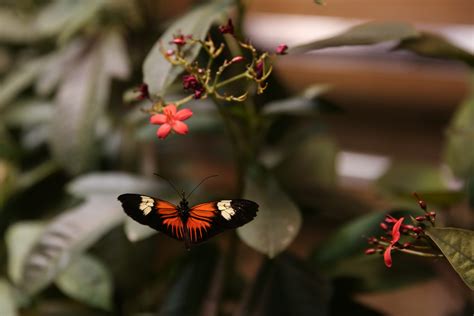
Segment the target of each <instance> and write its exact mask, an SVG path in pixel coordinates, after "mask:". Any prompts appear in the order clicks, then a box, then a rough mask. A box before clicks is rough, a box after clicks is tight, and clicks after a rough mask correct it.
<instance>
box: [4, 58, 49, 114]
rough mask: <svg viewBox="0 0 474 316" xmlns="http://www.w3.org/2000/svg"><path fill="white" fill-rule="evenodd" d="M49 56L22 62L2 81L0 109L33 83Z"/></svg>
mask: <svg viewBox="0 0 474 316" xmlns="http://www.w3.org/2000/svg"><path fill="white" fill-rule="evenodd" d="M46 60H48V58H47V57H44V56H43V57H38V58H35V59H31V60H28V61H25V62H22V64H21V65H19V66H18V67H14V68H13V70H12V71H11V72H10V73H9V74H8V75H7V76H6V77H5V78H4V79H3V80H2V82H1V83H0V109H1V108H3V107H5V106H6V105H8V104H9V103H10V102H11V101H12V100H13V99H14V98H15V97H16V96H17V95H18V94H19V93H20V92H21V91H23V90H24V89H25V88H27V87H28V86H29V85H31V84H32V82H33V80H35V78H36V77H37V76H38V74H39V73H40V71H41V69H42V67H43V64H44V62H45V61H46Z"/></svg>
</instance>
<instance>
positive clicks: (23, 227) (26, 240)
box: [5, 221, 45, 283]
mask: <svg viewBox="0 0 474 316" xmlns="http://www.w3.org/2000/svg"><path fill="white" fill-rule="evenodd" d="M44 227H45V224H44V222H40V221H28V222H18V223H15V224H13V225H11V226H9V227H8V230H7V231H6V233H5V241H6V245H7V249H8V257H7V259H8V265H7V271H8V276H9V277H10V279H11V280H12V281H13V282H15V283H17V282H19V281H20V278H21V270H22V267H23V263H24V259H25V257H26V256H27V255H28V253H29V252H30V250H31V248H32V247H33V245H34V244H35V242H36V240H37V239H38V237H39V236H40V235H41V233H42V232H43V230H44Z"/></svg>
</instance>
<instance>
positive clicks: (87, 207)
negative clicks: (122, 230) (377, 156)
mask: <svg viewBox="0 0 474 316" xmlns="http://www.w3.org/2000/svg"><path fill="white" fill-rule="evenodd" d="M156 188H157V186H156V185H155V184H154V183H153V182H151V181H150V180H148V179H146V178H139V177H135V176H131V175H128V174H125V173H114V172H112V173H102V174H98V173H97V174H90V175H85V176H82V177H79V178H77V179H76V180H74V181H72V182H71V183H69V184H68V186H67V189H68V191H69V192H70V193H71V194H74V195H78V196H82V197H85V198H86V199H85V202H84V203H83V204H81V205H79V206H77V207H74V208H71V209H68V210H65V211H64V212H63V213H61V214H60V215H59V216H57V217H56V218H54V219H53V220H52V221H51V223H50V224H49V225H48V226H47V227H46V228H45V230H44V231H43V233H42V234H41V236H40V237H39V238H38V240H37V242H36V244H35V246H34V247H33V249H32V250H31V251H30V252H29V253H28V256H27V258H26V259H25V263H24V264H23V270H22V277H21V280H20V282H19V287H20V288H22V289H23V291H24V292H25V293H26V294H29V295H32V294H35V293H37V292H39V291H40V290H41V289H43V288H45V287H46V286H47V285H48V284H49V283H50V282H51V281H52V280H54V278H55V277H56V276H57V275H58V274H59V273H61V272H62V271H63V270H64V269H65V268H66V267H67V266H68V265H69V263H70V262H72V261H74V259H75V258H76V257H77V256H78V255H80V254H81V253H82V252H83V251H84V250H86V249H87V248H88V247H90V246H91V245H92V244H94V243H95V242H96V241H97V240H99V239H100V238H101V237H102V236H104V235H105V234H106V233H107V232H108V231H110V230H111V229H112V228H114V227H116V226H117V225H119V224H121V223H123V221H124V219H125V217H126V216H125V213H124V212H123V210H122V208H121V207H120V203H119V202H118V201H117V196H118V195H119V194H121V193H126V192H135V190H136V189H138V190H140V193H142V192H144V193H148V192H151V191H153V190H154V189H156ZM155 192H156V191H155Z"/></svg>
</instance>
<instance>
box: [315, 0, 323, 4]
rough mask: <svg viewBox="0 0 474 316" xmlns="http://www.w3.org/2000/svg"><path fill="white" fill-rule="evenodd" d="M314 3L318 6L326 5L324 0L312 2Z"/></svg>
mask: <svg viewBox="0 0 474 316" xmlns="http://www.w3.org/2000/svg"><path fill="white" fill-rule="evenodd" d="M314 3H316V4H319V5H326V2H325V1H324V0H314Z"/></svg>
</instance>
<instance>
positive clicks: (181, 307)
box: [158, 245, 218, 316]
mask: <svg viewBox="0 0 474 316" xmlns="http://www.w3.org/2000/svg"><path fill="white" fill-rule="evenodd" d="M217 259H218V252H217V250H216V248H214V247H211V246H209V245H203V246H200V247H196V248H193V249H192V250H191V253H190V254H189V255H188V256H187V260H186V263H185V264H184V266H183V267H182V269H181V270H180V271H179V274H178V275H177V276H176V278H175V280H174V281H173V283H172V285H171V287H170V288H169V289H168V290H167V295H166V297H165V299H164V302H163V304H162V305H161V307H160V310H159V313H158V314H159V315H163V316H181V315H201V309H202V303H203V300H204V298H205V296H206V294H207V292H208V290H209V286H210V284H211V281H212V278H213V276H214V274H215V273H216V269H215V267H216V264H217Z"/></svg>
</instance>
